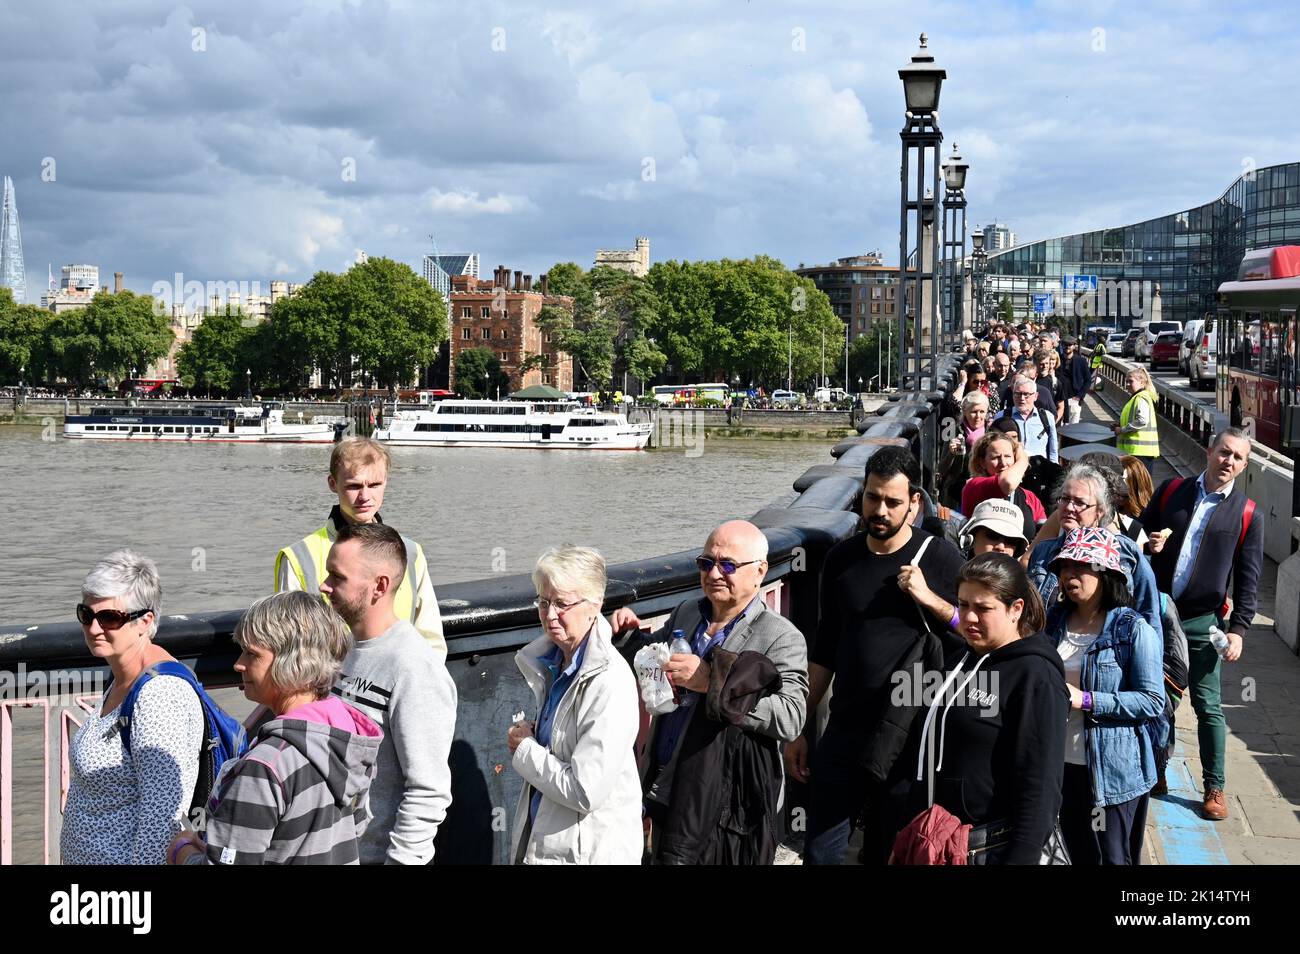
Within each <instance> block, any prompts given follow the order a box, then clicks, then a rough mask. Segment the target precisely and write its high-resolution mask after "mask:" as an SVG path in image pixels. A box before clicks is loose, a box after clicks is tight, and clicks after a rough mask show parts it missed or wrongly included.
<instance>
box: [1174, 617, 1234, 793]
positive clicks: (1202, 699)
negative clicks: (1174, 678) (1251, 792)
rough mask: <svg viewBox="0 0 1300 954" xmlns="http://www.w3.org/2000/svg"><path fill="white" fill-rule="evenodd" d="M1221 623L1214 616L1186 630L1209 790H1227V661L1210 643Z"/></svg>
mask: <svg viewBox="0 0 1300 954" xmlns="http://www.w3.org/2000/svg"><path fill="white" fill-rule="evenodd" d="M1218 623H1219V617H1218V616H1217V615H1216V614H1214V613H1208V614H1206V615H1205V616H1197V617H1196V618H1195V619H1185V620H1183V631H1184V632H1185V633H1187V692H1188V695H1190V696H1191V697H1192V709H1193V710H1194V711H1195V712H1196V740H1197V742H1198V743H1199V744H1200V750H1201V774H1202V775H1203V776H1204V779H1205V790H1206V791H1209V790H1210V789H1212V788H1218V789H1222V788H1223V781H1224V779H1223V770H1224V764H1223V763H1224V757H1223V749H1224V739H1225V737H1226V736H1227V730H1228V724H1227V722H1226V720H1225V719H1224V718H1223V706H1222V702H1223V691H1222V689H1221V687H1220V684H1219V668H1220V667H1221V666H1222V665H1223V660H1222V659H1220V658H1219V654H1218V653H1217V652H1215V651H1214V645H1213V644H1212V643H1211V642H1210V627H1211V626H1215V625H1218Z"/></svg>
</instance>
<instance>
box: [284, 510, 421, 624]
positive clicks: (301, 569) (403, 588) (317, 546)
mask: <svg viewBox="0 0 1300 954" xmlns="http://www.w3.org/2000/svg"><path fill="white" fill-rule="evenodd" d="M329 531H330V528H329V527H328V526H324V527H321V528H320V529H319V530H317V531H316V532H315V533H313V534H312V535H311V536H309V537H304V538H303V539H301V540H299V541H298V542H297V543H295V544H294V545H293V546H291V547H285V548H284V549H283V550H281V551H280V552H279V553H277V554H276V555H275V582H274V586H275V588H276V590H277V591H278V590H279V588H280V561H281V560H288V561H289V569H291V570H292V571H293V575H294V576H296V577H297V578H298V585H299V586H301V587H302V589H303V590H305V591H306V592H308V593H319V592H320V585H321V584H322V583H324V582H325V576H326V573H325V560H326V558H327V557H328V556H329V553H330V547H332V546H334V541H333V540H332V539H331V538H330V532H329ZM402 544H403V545H404V546H405V547H406V575H405V576H404V577H402V581H401V582H400V583H398V584H397V592H396V593H395V594H394V595H393V612H394V613H395V614H396V615H397V618H398V619H404V620H409V621H410V622H411V623H412V624H414V623H415V617H416V615H417V611H418V609H419V607H418V606H417V605H416V601H415V594H416V587H417V581H418V580H419V576H418V575H417V571H418V569H419V564H420V563H423V562H424V552H423V551H422V550H421V549H420V545H419V544H418V543H416V542H415V541H414V540H411V539H409V538H408V537H402ZM426 572H427V571H426Z"/></svg>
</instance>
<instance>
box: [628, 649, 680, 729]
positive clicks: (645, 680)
mask: <svg viewBox="0 0 1300 954" xmlns="http://www.w3.org/2000/svg"><path fill="white" fill-rule="evenodd" d="M670 655H672V652H671V650H670V649H669V647H668V644H667V643H651V644H650V645H649V646H643V647H641V648H640V649H638V650H637V653H636V655H635V656H633V657H632V668H633V669H635V670H636V681H637V684H638V685H640V687H641V698H642V700H643V701H644V702H645V707H646V711H647V712H649V713H650V714H651V715H664V714H666V713H669V712H672V711H673V710H674V709H676V708H677V702H676V699H675V696H674V693H673V686H672V683H670V682H669V681H668V674H667V673H665V672H664V663H666V662H668V657H669V656H670Z"/></svg>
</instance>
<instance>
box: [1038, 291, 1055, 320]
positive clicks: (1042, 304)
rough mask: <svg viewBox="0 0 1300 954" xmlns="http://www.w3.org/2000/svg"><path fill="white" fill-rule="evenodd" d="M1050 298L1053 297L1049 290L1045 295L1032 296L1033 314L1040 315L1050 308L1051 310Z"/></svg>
mask: <svg viewBox="0 0 1300 954" xmlns="http://www.w3.org/2000/svg"><path fill="white" fill-rule="evenodd" d="M1052 299H1053V296H1052V294H1051V293H1050V292H1049V293H1048V294H1046V295H1035V296H1034V313H1035V314H1039V315H1042V314H1046V313H1047V312H1049V311H1051V310H1052Z"/></svg>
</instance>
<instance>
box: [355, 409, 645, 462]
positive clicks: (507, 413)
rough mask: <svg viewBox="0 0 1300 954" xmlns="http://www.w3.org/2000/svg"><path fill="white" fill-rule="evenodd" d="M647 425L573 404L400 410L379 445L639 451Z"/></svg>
mask: <svg viewBox="0 0 1300 954" xmlns="http://www.w3.org/2000/svg"><path fill="white" fill-rule="evenodd" d="M650 429H651V425H650V424H649V423H645V424H629V423H628V420H627V418H626V417H625V416H623V415H622V414H615V413H611V412H608V411H599V410H596V409H595V408H589V407H583V406H582V405H579V404H576V403H573V402H571V401H462V400H454V401H441V402H439V403H438V404H435V405H433V406H432V407H428V408H419V409H406V410H398V411H396V412H394V413H393V415H392V416H391V417H390V418H389V419H388V420H387V422H386V426H385V427H382V428H380V429H379V430H377V431H375V434H374V436H375V439H376V440H379V441H383V442H385V443H388V444H395V445H398V446H405V447H528V448H550V449H560V450H640V449H642V448H644V447H645V446H646V444H647V443H648V442H649V440H650Z"/></svg>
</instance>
